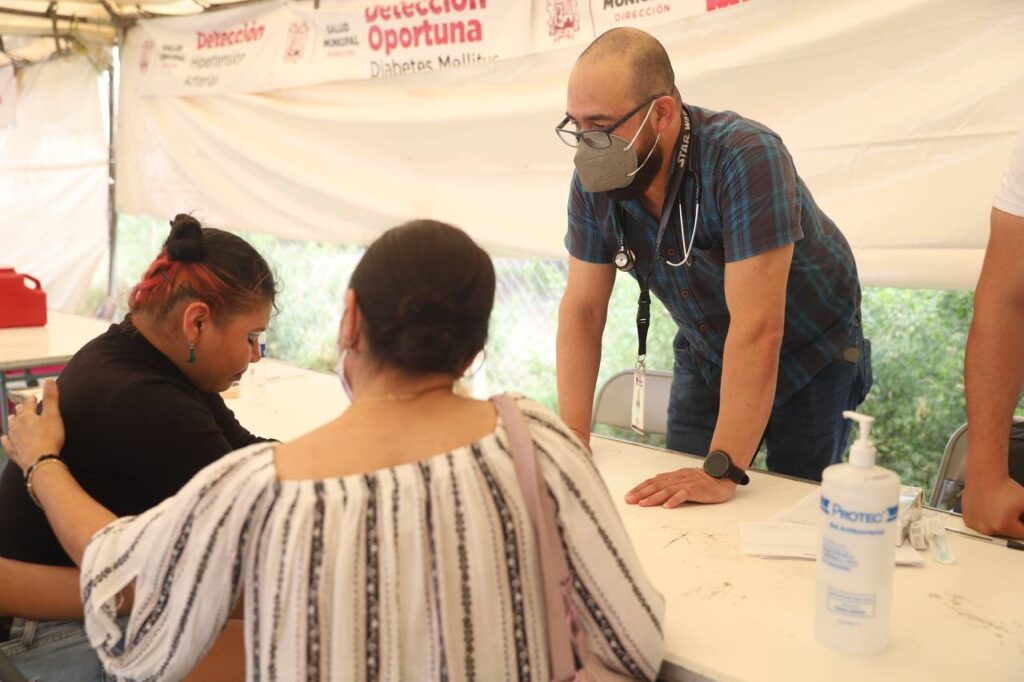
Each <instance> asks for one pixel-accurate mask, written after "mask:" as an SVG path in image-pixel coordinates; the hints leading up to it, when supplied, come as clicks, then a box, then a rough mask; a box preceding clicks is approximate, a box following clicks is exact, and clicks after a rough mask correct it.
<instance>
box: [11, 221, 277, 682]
mask: <svg viewBox="0 0 1024 682" xmlns="http://www.w3.org/2000/svg"><path fill="white" fill-rule="evenodd" d="M275 293H276V290H275V284H274V278H273V275H272V273H271V271H270V268H269V266H268V265H267V262H266V261H265V260H264V259H263V257H262V256H260V254H259V253H257V251H256V250H255V249H254V248H253V247H252V246H250V245H249V244H248V243H247V242H245V241H244V240H243V239H241V238H240V237H237V236H235V235H233V234H230V233H228V232H224V231H222V230H217V229H212V228H205V227H203V226H202V225H200V223H199V221H198V220H196V219H195V218H193V217H192V216H188V215H178V216H177V217H175V219H174V220H173V221H172V223H171V233H170V235H169V236H168V238H167V241H166V242H165V243H164V247H163V249H162V250H161V251H160V254H159V255H158V256H157V258H156V260H154V261H153V263H152V264H151V265H150V266H149V268H148V269H147V271H146V273H145V275H144V276H143V278H142V280H141V281H140V282H139V283H138V284H137V285H136V286H135V288H134V289H133V290H132V292H131V295H130V297H129V299H128V303H129V309H130V311H131V312H130V313H129V314H128V315H127V316H126V317H125V319H124V320H123V321H122V322H121V323H119V324H115V325H112V326H111V327H110V329H109V330H108V331H107V332H105V333H104V334H103V335H101V336H99V337H97V338H95V339H93V340H92V341H90V342H89V343H88V344H86V345H85V346H84V347H83V348H82V349H81V350H80V351H79V352H78V353H76V354H75V356H74V357H73V358H72V359H71V360H70V361H69V362H68V365H67V367H66V368H65V369H64V371H63V372H62V373H61V376H60V378H59V380H58V385H59V387H60V399H59V400H60V409H61V413H62V414H63V415H64V417H65V419H66V420H67V422H66V423H67V435H68V440H67V446H66V447H65V449H64V454H63V456H64V460H65V462H66V464H67V465H68V467H69V468H70V469H71V470H72V471H74V472H75V476H76V478H77V479H78V480H79V481H81V483H82V485H83V486H84V487H85V489H86V490H88V491H89V493H90V494H91V495H92V496H93V497H95V498H96V499H97V500H100V501H101V502H102V504H103V505H104V506H106V507H107V508H108V509H111V510H113V511H114V512H115V513H116V514H117V515H118V516H133V515H137V514H141V513H142V512H144V511H146V510H147V509H150V508H152V507H155V506H156V505H158V504H159V503H160V502H162V501H163V500H165V499H166V498H168V497H170V496H172V495H174V494H175V493H176V492H178V490H179V489H180V488H181V487H182V486H183V485H184V484H185V483H186V482H188V480H189V479H191V478H192V476H193V475H195V474H196V472H198V471H200V470H201V469H202V468H203V467H205V466H206V465H208V464H210V463H211V462H213V461H215V460H217V459H218V458H220V457H221V456H223V455H225V454H227V453H229V452H231V451H233V450H237V449H239V448H242V447H245V446H247V445H251V444H253V443H256V442H259V441H262V440H265V439H261V438H257V437H256V436H254V435H253V434H251V433H249V432H248V431H246V430H245V429H244V428H243V427H242V426H241V425H240V424H239V423H238V421H237V420H236V419H235V417H234V415H233V414H232V413H231V410H229V409H228V408H227V406H226V405H225V404H224V401H223V399H222V398H221V396H220V394H219V392H220V391H223V390H224V389H226V388H228V387H229V386H231V384H232V382H234V381H237V380H238V379H239V378H241V376H242V374H243V373H244V372H245V370H246V368H247V367H248V365H249V363H250V362H257V361H258V360H259V357H260V356H259V335H260V333H261V332H263V331H264V330H265V329H266V327H267V324H268V322H269V320H270V314H271V311H272V308H273V304H274V296H275ZM0 557H2V558H0V576H3V578H2V580H0V582H3V584H4V585H5V588H6V589H4V590H3V592H4V594H2V595H0V615H3V616H6V617H0V651H3V652H4V653H5V654H7V655H8V656H9V657H11V658H12V659H13V660H14V662H15V664H16V665H17V666H18V667H19V668H20V669H21V670H22V672H23V673H25V674H26V675H28V676H29V677H38V678H39V679H41V680H49V679H60V680H73V681H77V680H102V679H104V677H103V672H102V666H100V663H99V660H98V659H97V657H96V655H95V653H94V652H93V651H92V649H91V648H90V646H89V643H88V640H87V639H86V637H85V634H84V631H83V630H82V627H81V622H80V621H79V620H77V619H80V618H81V613H82V604H81V600H80V597H79V594H78V571H77V569H74V568H63V567H73V566H74V563H73V562H72V561H71V559H70V558H69V557H68V555H67V554H66V553H65V551H64V550H63V549H62V547H61V545H60V542H59V541H58V540H57V537H56V536H55V535H54V533H53V531H52V530H51V529H50V524H49V523H48V522H47V519H46V516H45V515H44V514H43V511H42V509H40V508H39V507H38V506H37V505H36V504H35V502H34V501H33V500H32V499H31V497H30V494H29V492H28V491H27V489H26V481H25V479H24V477H23V475H22V472H21V471H20V470H19V468H18V467H16V466H8V467H6V468H5V470H4V471H3V474H2V476H0ZM28 564H33V565H31V566H30V565H28ZM15 585H17V586H19V587H20V586H22V585H23V586H24V587H25V589H10V587H13V586H15ZM11 615H20V616H30V617H31V618H33V619H34V620H28V619H24V618H11V617H10V616H11Z"/></svg>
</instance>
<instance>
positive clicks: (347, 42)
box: [123, 0, 530, 95]
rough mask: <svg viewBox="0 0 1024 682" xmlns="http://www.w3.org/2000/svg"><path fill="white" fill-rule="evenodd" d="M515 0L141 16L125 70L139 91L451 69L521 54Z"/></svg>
mask: <svg viewBox="0 0 1024 682" xmlns="http://www.w3.org/2000/svg"><path fill="white" fill-rule="evenodd" d="M529 48H530V5H529V3H524V2H517V1H515V0H416V1H414V2H409V1H406V2H376V3H374V2H352V3H343V4H341V3H339V4H323V5H321V7H320V9H314V8H313V6H312V5H311V4H308V3H305V4H303V5H301V6H300V5H297V4H291V3H278V2H274V3H267V4H260V5H250V6H246V7H241V8H238V9H231V10H222V11H218V12H210V13H208V14H203V15H197V16H194V17H185V18H177V17H175V18H173V19H157V20H150V21H142V22H139V26H138V28H136V29H134V30H133V31H132V32H131V34H130V35H129V39H128V41H127V44H126V46H125V58H124V61H123V64H124V68H128V69H137V70H138V75H139V78H138V80H137V82H138V83H139V88H140V90H141V92H142V93H143V94H161V95H198V94H222V93H228V92H254V91H259V90H268V89H279V88H286V87H296V86H300V85H311V84H314V83H323V82H329V81H338V80H352V79H365V78H383V77H391V76H402V75H408V74H414V73H421V72H425V71H437V70H443V69H450V68H458V67H460V66H466V65H471V64H481V63H487V62H493V61H495V60H498V59H502V58H505V57H510V56H517V55H521V54H525V53H526V52H528V51H529Z"/></svg>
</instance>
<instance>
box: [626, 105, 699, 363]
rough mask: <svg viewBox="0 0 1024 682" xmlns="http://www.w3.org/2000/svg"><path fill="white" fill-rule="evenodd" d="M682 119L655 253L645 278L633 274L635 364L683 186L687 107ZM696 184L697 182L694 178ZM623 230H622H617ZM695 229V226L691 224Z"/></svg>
mask: <svg viewBox="0 0 1024 682" xmlns="http://www.w3.org/2000/svg"><path fill="white" fill-rule="evenodd" d="M680 114H681V116H682V119H683V121H682V122H683V134H682V140H681V141H680V143H679V152H678V153H677V154H676V165H675V167H674V168H673V169H672V175H671V176H670V178H669V187H668V194H667V195H666V196H665V203H664V204H662V209H661V221H660V222H659V223H658V236H657V238H656V239H655V240H654V253H653V257H652V258H651V269H650V270H648V271H647V276H646V277H644V276H643V275H641V274H640V272H639V271H638V272H637V274H636V281H637V284H639V285H640V298H638V299H637V310H636V335H637V351H636V354H637V363H638V364H643V362H644V359H645V358H646V356H647V330H648V329H650V326H651V287H650V283H651V277H653V276H654V268H656V267H657V265H658V258H659V254H660V251H661V240H662V239H664V237H665V228H667V227H668V223H669V220H671V219H672V209H673V208H674V207H675V205H676V198H677V197H678V196H679V189H680V188H681V187H682V186H683V178H685V177H686V162H687V160H688V158H689V156H690V138H691V136H692V133H693V130H692V128H691V127H690V114H689V112H687V111H686V107H685V106H684V107H681V108H680ZM695 179H696V181H697V182H698V183H699V182H700V179H699V178H695ZM620 229H624V228H620ZM694 229H695V230H696V229H697V226H696V225H694Z"/></svg>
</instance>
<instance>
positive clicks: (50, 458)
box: [25, 455, 68, 509]
mask: <svg viewBox="0 0 1024 682" xmlns="http://www.w3.org/2000/svg"><path fill="white" fill-rule="evenodd" d="M47 462H57V463H58V464H60V465H61V466H62V467H64V468H65V469H67V468H68V465H67V464H65V463H64V461H63V460H61V458H60V456H59V455H43V456H42V457H40V458H39V459H37V460H36V461H35V462H34V463H33V464H32V466H30V467H29V468H28V470H27V471H26V472H25V490H27V491H28V496H29V497H31V498H32V501H33V502H35V503H36V506H37V507H39V508H40V509H42V508H43V505H41V504H39V498H38V497H36V493H35V491H34V490H33V489H32V474H34V473H35V472H36V469H37V468H39V467H40V466H42V465H43V464H46V463H47Z"/></svg>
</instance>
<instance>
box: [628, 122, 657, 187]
mask: <svg viewBox="0 0 1024 682" xmlns="http://www.w3.org/2000/svg"><path fill="white" fill-rule="evenodd" d="M660 139H661V133H658V136H657V137H656V138H654V144H652V145H651V151H649V152H647V156H645V157H644V160H643V161H641V162H640V165H639V166H637V167H636V170H635V171H633V172H632V173H626V175H627V176H629V177H633V176H634V175H636V174H637V173H639V172H640V170H641V169H642V168H643V167H644V166H645V165H646V164H647V160H648V159H650V158H651V154H653V153H654V150H655V149H657V148H658V140H660Z"/></svg>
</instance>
